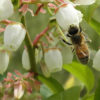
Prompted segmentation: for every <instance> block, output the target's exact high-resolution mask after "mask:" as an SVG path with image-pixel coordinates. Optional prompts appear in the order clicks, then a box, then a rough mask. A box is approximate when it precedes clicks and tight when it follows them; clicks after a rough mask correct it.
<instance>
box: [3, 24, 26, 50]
mask: <svg viewBox="0 0 100 100" xmlns="http://www.w3.org/2000/svg"><path fill="white" fill-rule="evenodd" d="M25 35H26V30H25V28H24V27H23V26H22V24H19V23H16V24H9V25H8V26H7V27H6V29H5V32H4V45H5V48H6V49H7V50H10V51H16V50H17V49H18V48H19V47H20V45H21V44H22V42H23V40H24V38H25Z"/></svg>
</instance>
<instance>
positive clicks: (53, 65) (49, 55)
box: [44, 48, 62, 73]
mask: <svg viewBox="0 0 100 100" xmlns="http://www.w3.org/2000/svg"><path fill="white" fill-rule="evenodd" d="M44 60H45V64H46V66H47V68H48V70H49V72H50V73H52V72H58V71H61V70H62V55H61V52H60V51H59V50H58V49H55V48H54V49H49V50H47V51H46V52H45V54H44Z"/></svg>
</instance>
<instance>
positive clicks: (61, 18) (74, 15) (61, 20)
mask: <svg viewBox="0 0 100 100" xmlns="http://www.w3.org/2000/svg"><path fill="white" fill-rule="evenodd" d="M55 16H56V20H57V22H58V24H59V25H60V26H61V28H62V29H64V30H66V31H68V29H69V27H70V25H75V26H78V27H79V23H80V22H81V21H82V17H83V15H82V13H81V12H80V11H78V10H76V9H75V8H74V7H73V6H72V5H71V4H64V5H61V6H60V7H59V8H58V10H57V12H56V15H55Z"/></svg>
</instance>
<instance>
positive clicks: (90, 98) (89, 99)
mask: <svg viewBox="0 0 100 100" xmlns="http://www.w3.org/2000/svg"><path fill="white" fill-rule="evenodd" d="M82 100H95V99H94V94H92V95H89V96H86V97H85V98H84V99H82Z"/></svg>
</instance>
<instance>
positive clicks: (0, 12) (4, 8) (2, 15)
mask: <svg viewBox="0 0 100 100" xmlns="http://www.w3.org/2000/svg"><path fill="white" fill-rule="evenodd" d="M13 13H14V7H13V4H12V2H11V0H0V20H3V19H7V18H9V17H10V16H12V14H13Z"/></svg>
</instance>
